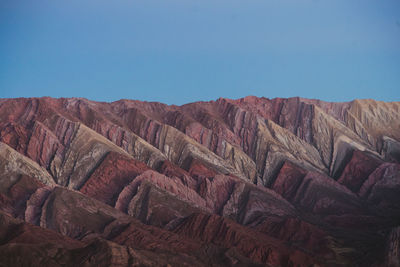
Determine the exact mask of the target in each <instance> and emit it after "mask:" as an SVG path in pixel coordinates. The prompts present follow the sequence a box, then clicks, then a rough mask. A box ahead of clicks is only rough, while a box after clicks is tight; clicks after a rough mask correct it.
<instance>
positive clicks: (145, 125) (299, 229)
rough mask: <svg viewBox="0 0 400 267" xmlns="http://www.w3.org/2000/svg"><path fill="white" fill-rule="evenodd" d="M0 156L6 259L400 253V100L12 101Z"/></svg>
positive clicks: (126, 260) (244, 259)
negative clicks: (180, 104) (170, 103)
mask: <svg viewBox="0 0 400 267" xmlns="http://www.w3.org/2000/svg"><path fill="white" fill-rule="evenodd" d="M0 159H1V161H0V210H1V214H0V222H1V224H2V228H1V232H0V241H1V243H0V254H1V255H4V257H3V256H2V257H0V258H1V259H0V264H3V265H10V264H11V265H17V266H18V265H21V266H22V265H24V264H27V262H28V261H31V263H32V265H33V266H35V265H36V266H45V265H47V266H62V265H63V266H64V265H65V264H67V265H72V264H74V265H76V264H78V265H79V264H80V265H84V266H101V264H103V266H166V265H167V264H170V265H171V266H253V265H254V266H312V265H315V266H386V265H390V266H398V263H399V262H400V258H399V255H400V251H399V248H398V246H397V245H396V244H397V243H398V237H397V236H398V227H400V103H399V102H392V103H386V102H379V101H374V100H355V101H352V102H346V103H328V102H323V101H319V100H310V99H302V98H290V99H280V98H276V99H267V98H257V97H246V98H243V99H238V100H230V99H222V98H221V99H218V100H217V101H210V102H196V103H191V104H187V105H183V106H168V105H164V104H161V103H149V102H140V101H133V100H120V101H116V102H112V103H105V102H94V101H89V100H87V99H80V98H70V99H53V98H30V99H29V98H19V99H2V100H1V101H0ZM14 218H15V219H14ZM13 229H15V230H13ZM11 232H15V233H13V234H10V233H11ZM42 237H44V238H42ZM43 239H48V241H44V240H43ZM53 241H54V242H53ZM31 248H32V249H31ZM54 251H57V253H56V252H54ZM22 253H26V255H28V256H27V260H25V261H23V260H21V259H20V257H19V255H21V254H22Z"/></svg>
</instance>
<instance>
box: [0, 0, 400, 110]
mask: <svg viewBox="0 0 400 267" xmlns="http://www.w3.org/2000/svg"><path fill="white" fill-rule="evenodd" d="M246 95H256V96H265V97H268V98H273V97H291V96H301V97H307V98H319V99H322V100H327V101H348V100H352V99H354V98H374V99H378V100H385V101H400V1H399V0H357V1H356V0H329V1H328V0H310V1H308V0H112V1H111V0H107V1H106V0H79V1H78V0H68V1H62V0H0V97H20V96H23V97H29V96H52V97H73V96H74V97H86V98H89V99H93V100H100V101H114V100H118V99H121V98H130V99H139V100H147V101H160V102H164V103H168V104H183V103H187V102H192V101H198V100H212V99H217V98H218V97H227V98H239V97H243V96H246Z"/></svg>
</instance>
